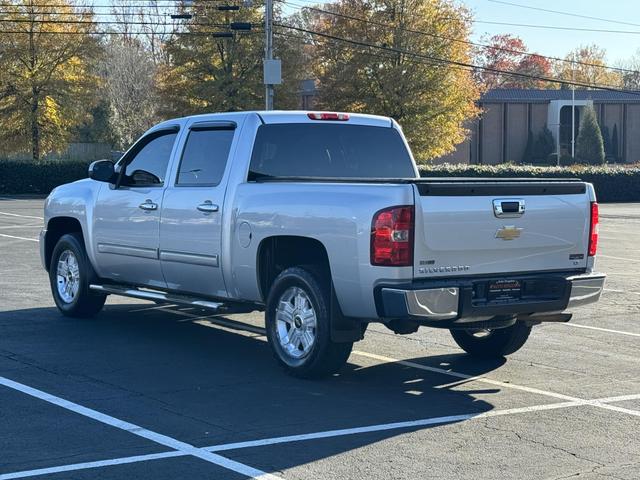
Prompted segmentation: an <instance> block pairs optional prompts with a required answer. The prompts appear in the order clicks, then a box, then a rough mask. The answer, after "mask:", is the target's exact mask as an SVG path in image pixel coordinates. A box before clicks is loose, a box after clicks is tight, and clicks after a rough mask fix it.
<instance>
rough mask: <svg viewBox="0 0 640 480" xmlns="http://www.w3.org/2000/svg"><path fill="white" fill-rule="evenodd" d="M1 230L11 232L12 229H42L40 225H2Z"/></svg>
mask: <svg viewBox="0 0 640 480" xmlns="http://www.w3.org/2000/svg"><path fill="white" fill-rule="evenodd" d="M0 228H1V229H2V230H11V229H13V228H42V225H2V226H1V227H0Z"/></svg>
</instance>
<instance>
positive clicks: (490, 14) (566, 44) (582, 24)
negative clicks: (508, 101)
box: [461, 0, 640, 64]
mask: <svg viewBox="0 0 640 480" xmlns="http://www.w3.org/2000/svg"><path fill="white" fill-rule="evenodd" d="M505 1H508V2H509V3H517V4H521V5H528V6H531V7H536V8H547V9H550V10H557V11H563V12H572V13H575V14H578V15H586V16H591V17H600V18H605V19H608V20H615V21H618V22H627V23H631V24H635V25H625V24H620V23H612V22H606V21H601V20H590V19H586V18H576V17H571V16H566V15H559V14H556V13H550V12H540V11H535V10H530V9H525V8H520V7H515V6H510V5H505V4H500V3H494V2H491V1H490V0H461V3H464V4H465V5H467V6H468V7H469V8H470V9H471V10H472V11H473V12H474V18H475V20H477V21H479V22H477V23H475V25H474V40H478V39H479V38H480V37H481V36H482V34H484V33H489V34H491V35H493V34H498V33H511V34H514V35H517V36H519V37H520V38H522V39H523V40H524V42H525V44H526V45H527V46H528V48H529V50H530V51H535V52H537V53H540V54H542V55H551V56H556V57H557V56H560V57H562V56H564V55H565V54H566V53H567V52H569V51H570V50H572V49H573V48H575V47H576V46H578V45H583V44H588V43H595V44H597V45H599V46H600V47H603V48H605V49H606V51H607V63H609V64H614V63H615V62H616V61H618V60H622V59H625V58H628V57H630V56H632V55H633V54H634V53H635V52H636V51H637V50H638V49H640V1H639V0H608V1H607V0H564V1H559V0H535V1H532V0H505ZM482 21H492V22H507V23H521V24H535V25H553V26H561V27H573V28H591V29H605V30H626V31H634V32H638V33H636V34H619V33H602V32H579V31H567V30H550V29H538V28H528V27H515V26H505V25H489V24H485V23H481V22H482Z"/></svg>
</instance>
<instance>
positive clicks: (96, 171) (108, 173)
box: [89, 160, 116, 183]
mask: <svg viewBox="0 0 640 480" xmlns="http://www.w3.org/2000/svg"><path fill="white" fill-rule="evenodd" d="M89 178H90V179H92V180H96V181H98V182H107V183H115V181H116V172H115V167H114V165H113V162H112V161H111V160H96V161H95V162H92V163H91V165H89Z"/></svg>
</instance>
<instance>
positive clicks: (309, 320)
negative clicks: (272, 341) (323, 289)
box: [276, 287, 317, 359]
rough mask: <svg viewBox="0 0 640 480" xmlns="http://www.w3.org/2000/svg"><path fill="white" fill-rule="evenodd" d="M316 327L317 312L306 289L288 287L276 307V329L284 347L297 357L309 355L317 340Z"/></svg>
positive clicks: (289, 353)
mask: <svg viewBox="0 0 640 480" xmlns="http://www.w3.org/2000/svg"><path fill="white" fill-rule="evenodd" d="M316 327H317V319H316V312H315V310H314V308H313V305H312V304H311V300H309V297H308V296H307V294H306V293H305V292H304V290H302V289H301V288H299V287H289V288H288V289H286V290H285V291H284V293H283V294H282V295H281V296H280V300H279V302H278V306H277V308H276V329H277V335H278V341H279V342H280V346H281V347H282V349H283V350H284V351H285V352H286V353H287V354H288V355H289V356H291V357H292V358H295V359H300V358H303V357H305V356H307V355H308V354H309V352H311V349H312V348H313V345H314V344H315V342H316Z"/></svg>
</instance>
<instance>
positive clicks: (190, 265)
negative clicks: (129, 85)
mask: <svg viewBox="0 0 640 480" xmlns="http://www.w3.org/2000/svg"><path fill="white" fill-rule="evenodd" d="M235 136H236V124H235V123H234V122H231V121H224V120H220V121H213V122H196V123H192V124H191V125H190V127H189V132H188V134H187V136H186V140H185V142H184V145H183V148H182V152H181V155H180V158H179V161H178V166H177V169H176V172H175V178H174V181H173V182H172V184H171V185H170V186H169V187H168V188H167V190H166V192H165V197H164V203H163V210H162V220H161V223H160V262H161V264H162V271H163V273H164V278H165V280H166V282H167V286H168V288H170V289H173V290H178V291H181V292H188V293H194V294H201V295H210V296H215V297H226V295H227V293H226V288H225V283H224V278H223V275H222V269H221V268H220V256H221V254H222V253H221V249H222V238H221V235H222V218H223V214H225V212H224V196H225V190H226V175H227V174H226V172H227V171H228V164H229V162H228V159H229V156H230V152H231V151H232V150H231V148H232V146H233V144H234V139H235Z"/></svg>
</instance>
